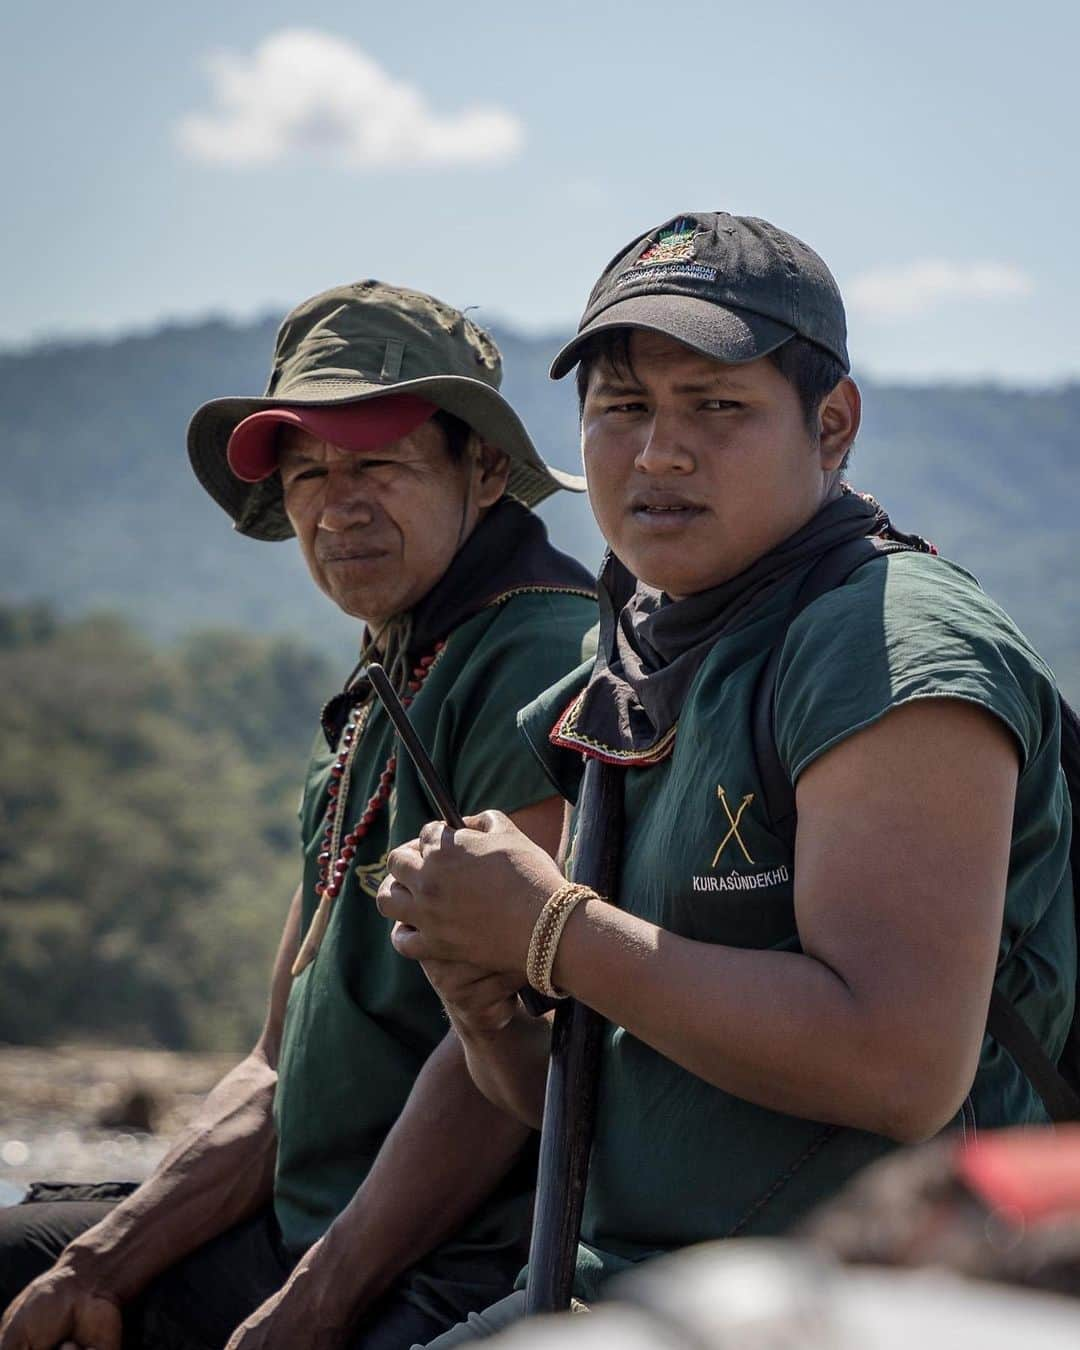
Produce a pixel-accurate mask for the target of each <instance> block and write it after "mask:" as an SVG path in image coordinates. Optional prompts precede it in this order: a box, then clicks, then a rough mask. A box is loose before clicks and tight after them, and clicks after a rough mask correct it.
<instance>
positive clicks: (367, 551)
mask: <svg viewBox="0 0 1080 1350" xmlns="http://www.w3.org/2000/svg"><path fill="white" fill-rule="evenodd" d="M317 556H318V559H319V562H320V563H322V564H323V566H324V567H332V566H334V565H335V564H336V563H347V562H375V561H376V560H377V559H379V558H385V557H386V550H385V549H381V548H379V549H372V548H364V549H350V550H349V551H348V552H341V553H320V554H318V555H317Z"/></svg>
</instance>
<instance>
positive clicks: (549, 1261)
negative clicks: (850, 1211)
mask: <svg viewBox="0 0 1080 1350" xmlns="http://www.w3.org/2000/svg"><path fill="white" fill-rule="evenodd" d="M622 791H623V779H622V770H620V769H618V768H616V767H615V766H614V765H611V764H603V763H601V762H600V760H598V759H590V760H589V761H588V763H587V764H586V766H585V774H584V777H583V779H582V783H581V794H580V797H579V799H578V818H579V820H580V825H579V827H578V839H577V847H576V861H575V864H574V878H573V879H574V880H575V881H579V882H581V883H582V884H583V885H585V886H591V887H592V888H593V890H595V891H597V892H598V893H599V894H600V895H602V896H603V897H604V898H605V899H607V900H609V901H611V902H612V903H614V897H615V896H616V894H617V891H618V882H619V861H620V857H621V852H622V807H623V800H622ZM603 1033H604V1021H603V1018H602V1017H600V1015H599V1014H598V1013H595V1012H593V1010H592V1009H591V1008H586V1007H585V1005H584V1004H582V1003H578V1002H577V1001H576V1000H575V999H567V1000H566V1001H565V1002H564V1003H560V1004H559V1006H558V1008H557V1010H556V1013H555V1023H554V1026H553V1028H552V1034H551V1058H550V1060H549V1062H548V1077H547V1092H546V1095H545V1097H544V1122H543V1127H542V1129H541V1133H540V1161H539V1166H538V1168H537V1176H536V1205H535V1208H534V1211H533V1231H532V1243H531V1245H530V1247H529V1276H528V1284H527V1286H526V1292H525V1307H526V1311H527V1312H528V1313H549V1312H564V1311H565V1310H566V1309H567V1308H569V1306H570V1296H571V1293H572V1292H573V1287H574V1270H575V1267H576V1265H577V1246H578V1238H579V1237H580V1234H581V1211H582V1206H583V1204H584V1201H585V1184H586V1182H587V1181H588V1178H589V1154H590V1151H591V1149H592V1138H593V1127H594V1125H595V1123H596V1090H597V1078H598V1074H599V1067H600V1047H601V1042H602V1040H603Z"/></svg>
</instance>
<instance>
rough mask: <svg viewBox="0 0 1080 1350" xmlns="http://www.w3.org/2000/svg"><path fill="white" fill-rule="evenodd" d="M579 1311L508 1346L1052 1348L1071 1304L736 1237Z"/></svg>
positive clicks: (647, 1270)
mask: <svg viewBox="0 0 1080 1350" xmlns="http://www.w3.org/2000/svg"><path fill="white" fill-rule="evenodd" d="M612 1292H613V1294H614V1297H615V1299H616V1301H615V1302H614V1303H611V1304H605V1305H604V1306H603V1307H602V1308H600V1309H598V1310H597V1311H595V1312H592V1313H590V1314H589V1315H588V1316H587V1317H573V1316H570V1317H566V1316H564V1317H560V1318H557V1319H552V1318H543V1319H538V1320H536V1321H533V1322H530V1323H528V1324H522V1325H521V1326H519V1327H516V1328H515V1329H513V1330H512V1331H510V1332H507V1333H506V1334H505V1335H504V1336H502V1337H496V1338H495V1339H494V1340H493V1341H492V1344H493V1345H498V1346H500V1347H505V1348H506V1350H562V1347H563V1346H568V1347H571V1350H590V1348H591V1347H595V1348H596V1350H608V1348H609V1347H615V1346H617V1347H619V1350H910V1348H911V1347H913V1346H918V1347H919V1350H938V1348H939V1347H940V1348H941V1350H945V1348H946V1347H948V1350H957V1348H958V1347H969V1346H978V1347H979V1348H980V1350H1016V1347H1018V1346H1023V1347H1024V1350H1044V1348H1045V1350H1059V1348H1060V1347H1065V1346H1075V1345H1077V1344H1080V1305H1076V1304H1073V1303H1072V1302H1070V1301H1069V1300H1067V1299H1063V1298H1054V1297H1051V1296H1049V1295H1046V1294H1034V1293H1030V1292H1027V1291H1018V1290H1015V1289H1002V1288H995V1287H993V1286H990V1285H986V1284H981V1283H978V1284H977V1283H974V1282H971V1281H968V1280H964V1279H961V1278H959V1277H957V1276H954V1275H950V1274H945V1273H943V1272H936V1271H935V1272H930V1271H917V1272H908V1271H904V1272H899V1271H882V1270H852V1269H850V1268H844V1267H842V1266H838V1265H836V1264H834V1263H833V1262H831V1261H829V1260H828V1259H827V1258H826V1257H824V1256H822V1255H820V1254H815V1253H814V1252H813V1251H812V1250H811V1249H810V1248H808V1247H806V1246H803V1245H802V1244H798V1243H794V1242H773V1241H767V1240H764V1239H754V1238H745V1239H734V1240H730V1241H726V1242H714V1243H707V1244H705V1245H704V1246H701V1247H694V1248H692V1249H689V1250H687V1251H685V1252H682V1253H680V1254H678V1255H677V1256H672V1257H667V1258H664V1259H662V1260H658V1261H650V1262H649V1263H648V1265H647V1266H646V1267H644V1268H643V1269H642V1270H640V1271H638V1272H637V1273H635V1274H633V1275H628V1276H624V1277H622V1278H620V1279H619V1280H618V1281H616V1282H613V1284H612Z"/></svg>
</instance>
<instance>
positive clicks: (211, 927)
mask: <svg viewBox="0 0 1080 1350" xmlns="http://www.w3.org/2000/svg"><path fill="white" fill-rule="evenodd" d="M332 680H333V675H332V673H331V671H330V670H329V669H328V666H327V663H326V662H325V660H322V659H320V658H318V657H316V656H313V655H312V653H311V651H310V650H309V649H307V648H306V647H302V646H300V645H299V644H297V643H296V642H295V641H293V640H290V639H282V638H266V637H253V636H246V635H235V634H231V633H213V632H207V633H201V634H199V635H197V636H192V637H188V638H185V639H183V640H181V641H179V642H177V643H175V644H173V645H170V646H156V647H155V646H152V645H151V644H149V643H148V642H147V641H146V640H145V639H144V638H141V637H139V636H138V635H137V634H135V633H134V632H133V631H131V630H130V629H129V628H127V627H126V626H125V625H124V624H123V623H121V622H120V621H118V620H116V619H113V618H101V617H98V618H88V619H82V620H74V621H70V622H59V621H57V619H56V618H55V617H54V616H53V615H52V614H50V613H49V611H48V610H45V609H40V608H20V609H14V608H3V607H0V688H3V690H4V698H3V701H2V702H0V745H2V746H3V754H2V755H0V1041H12V1042H29V1043H43V1042H48V1041H51V1040H53V1039H56V1038H62V1039H68V1040H70V1039H72V1038H73V1037H78V1036H89V1037H92V1038H104V1039H108V1040H111V1041H114V1042H117V1043H121V1044H157V1045H165V1046H169V1047H172V1048H174V1049H176V1048H185V1047H188V1048H197V1049H232V1050H235V1049H239V1048H242V1047H244V1046H245V1045H249V1044H250V1043H251V1042H252V1040H253V1038H254V1036H255V1034H256V1032H257V1030H258V1027H259V1025H260V1023H261V1020H262V1016H263V1011H264V1008H265V1002H266V990H267V988H268V977H269V971H270V965H271V961H272V959H273V953H274V949H275V947H276V944H277V939H278V936H279V935H280V932H281V927H282V924H283V923H284V918H285V912H286V909H287V908H288V902H289V898H290V897H291V895H292V892H293V890H294V888H295V886H296V882H297V879H298V877H299V846H298V844H297V839H296V802H297V796H298V792H299V783H300V780H301V777H302V773H303V767H304V764H305V762H306V755H307V751H308V748H309V746H310V744H311V737H312V729H313V727H314V726H315V725H316V717H317V714H318V709H319V706H320V703H321V700H322V699H323V697H324V696H325V692H326V690H327V688H328V687H330V684H331V682H332Z"/></svg>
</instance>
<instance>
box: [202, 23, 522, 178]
mask: <svg viewBox="0 0 1080 1350" xmlns="http://www.w3.org/2000/svg"><path fill="white" fill-rule="evenodd" d="M206 64H207V69H208V71H209V73H210V77H211V81H212V84H213V93H214V103H215V106H214V107H213V108H211V110H210V111H209V112H201V113H193V114H191V115H190V116H188V117H185V118H183V119H182V121H181V122H180V123H179V124H178V126H177V128H176V134H177V140H178V142H179V144H180V146H181V148H182V149H183V150H184V151H185V152H186V153H187V154H188V155H190V156H191V157H192V158H193V159H200V160H204V161H206V162H208V163H212V164H230V165H244V166H247V165H263V164H273V163H276V162H278V161H280V160H282V159H285V158H286V157H288V156H292V155H317V156H319V157H321V158H325V159H327V160H330V161H332V162H335V163H338V164H342V165H344V166H345V167H346V168H350V169H376V168H382V167H386V166H407V167H412V166H417V165H447V164H490V163H496V162H498V161H500V160H506V159H508V158H510V157H511V156H513V155H514V154H515V153H516V152H517V151H518V150H519V149H520V147H521V144H522V141H523V139H524V137H523V131H522V127H521V123H520V122H519V121H518V120H517V118H516V117H514V116H513V115H512V114H511V113H509V112H506V111H504V110H503V109H501V108H494V107H482V106H478V105H477V106H473V107H467V108H465V109H463V110H462V111H461V112H459V113H455V114H451V115H449V116H443V115H441V114H439V113H436V112H434V111H433V110H432V109H431V108H430V107H429V106H428V103H427V101H426V99H425V97H424V95H423V94H422V93H421V91H420V90H419V89H417V88H415V87H414V86H413V85H410V84H407V83H406V82H405V81H403V80H398V79H395V78H394V77H393V76H392V75H389V74H388V73H387V72H386V71H385V70H383V69H382V67H381V66H380V65H379V64H378V63H377V62H376V61H373V60H372V58H371V57H370V56H368V55H367V54H366V53H365V52H363V51H361V50H360V48H359V47H357V46H355V45H354V44H352V43H351V42H346V41H345V40H344V39H342V38H338V37H332V36H331V35H330V34H328V33H319V32H314V31H312V30H308V29H285V30H283V31H282V32H279V33H274V34H272V35H271V36H270V37H268V38H265V39H264V40H263V41H262V42H260V43H259V45H258V46H257V47H256V48H255V51H254V52H253V53H252V55H251V56H250V57H244V56H237V55H234V54H231V53H228V52H215V53H213V54H211V55H210V56H209V57H208V58H207V62H206Z"/></svg>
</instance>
